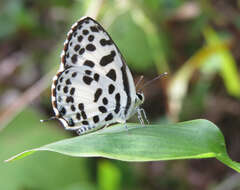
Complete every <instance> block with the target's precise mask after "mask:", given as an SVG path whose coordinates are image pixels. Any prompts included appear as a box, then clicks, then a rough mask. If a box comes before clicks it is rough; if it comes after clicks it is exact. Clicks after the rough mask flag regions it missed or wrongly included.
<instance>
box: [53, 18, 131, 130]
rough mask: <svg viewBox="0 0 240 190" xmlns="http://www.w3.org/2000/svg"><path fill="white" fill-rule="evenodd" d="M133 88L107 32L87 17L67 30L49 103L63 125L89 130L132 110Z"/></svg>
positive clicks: (116, 120) (73, 128)
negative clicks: (50, 102)
mask: <svg viewBox="0 0 240 190" xmlns="http://www.w3.org/2000/svg"><path fill="white" fill-rule="evenodd" d="M135 96H136V90H135V86H134V82H133V78H132V75H131V73H130V71H129V69H128V67H127V65H126V64H125V62H124V61H123V58H122V55H121V53H120V52H119V50H118V48H117V46H116V45H115V44H114V42H113V41H112V39H111V38H110V36H109V35H108V34H107V32H106V31H105V30H104V29H103V28H102V27H101V26H100V24H98V23H97V22H96V21H94V20H93V19H91V18H90V17H85V18H82V19H80V21H78V22H77V23H75V24H74V25H73V26H72V28H71V30H70V32H69V33H68V37H67V40H66V41H65V43H64V50H63V52H62V55H61V66H60V69H59V72H58V73H57V75H56V76H55V77H54V79H53V85H52V105H53V109H54V112H55V114H56V117H57V118H58V119H59V120H60V121H61V123H62V124H63V126H64V127H65V128H66V129H72V130H78V132H79V133H85V132H90V131H91V130H96V129H98V128H101V127H103V126H105V125H108V124H111V123H114V122H125V121H126V120H127V119H128V117H129V116H130V115H131V114H132V113H131V112H132V109H133V107H134V101H135Z"/></svg>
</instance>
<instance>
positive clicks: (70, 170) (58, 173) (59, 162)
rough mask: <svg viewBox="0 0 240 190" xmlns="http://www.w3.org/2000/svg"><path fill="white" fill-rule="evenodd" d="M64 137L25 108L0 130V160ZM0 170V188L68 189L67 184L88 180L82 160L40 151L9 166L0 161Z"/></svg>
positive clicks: (9, 189) (64, 135)
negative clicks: (39, 153) (0, 131)
mask: <svg viewBox="0 0 240 190" xmlns="http://www.w3.org/2000/svg"><path fill="white" fill-rule="evenodd" d="M26 121H27V122H26ZM19 126H20V127H19ZM32 126H34V127H32ZM66 137H67V135H66V134H65V133H62V131H60V130H57V129H55V128H54V127H53V126H51V125H48V126H46V125H43V124H42V123H40V122H39V113H36V112H35V111H33V110H32V109H28V110H26V111H24V112H22V113H21V114H20V115H18V116H17V118H16V119H15V120H14V121H13V122H11V123H10V124H9V126H8V128H7V129H6V130H4V131H3V132H2V133H0V149H1V156H0V159H1V162H3V160H4V159H6V158H7V157H9V156H10V155H11V154H12V153H14V152H15V153H16V152H18V151H19V150H24V149H26V147H34V146H40V145H41V144H44V143H49V142H52V141H56V140H60V139H64V138H66ZM0 171H1V172H0V173H1V178H0V187H1V188H2V189H8V190H16V189H19V188H22V189H46V190H55V189H56V190H57V189H64V190H70V189H71V188H68V186H72V185H73V184H76V185H75V186H78V187H81V186H82V185H83V183H86V182H89V181H90V180H89V179H90V178H89V172H88V169H87V168H86V160H85V159H80V160H79V159H76V158H68V157H66V156H62V155H56V154H45V153H44V154H41V155H36V156H33V157H31V158H29V159H25V160H22V161H20V162H18V163H16V164H12V165H11V164H0ZM89 185H91V184H89ZM89 185H86V186H89ZM84 186H85V185H84Z"/></svg>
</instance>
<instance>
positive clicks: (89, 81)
mask: <svg viewBox="0 0 240 190" xmlns="http://www.w3.org/2000/svg"><path fill="white" fill-rule="evenodd" d="M92 81H93V78H91V77H89V76H83V82H84V83H85V84H87V85H90V84H91V83H92Z"/></svg>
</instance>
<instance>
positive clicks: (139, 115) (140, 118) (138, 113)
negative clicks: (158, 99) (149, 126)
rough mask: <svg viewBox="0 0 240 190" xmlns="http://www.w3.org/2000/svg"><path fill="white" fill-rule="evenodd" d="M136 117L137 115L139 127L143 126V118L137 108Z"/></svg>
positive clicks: (139, 109)
mask: <svg viewBox="0 0 240 190" xmlns="http://www.w3.org/2000/svg"><path fill="white" fill-rule="evenodd" d="M137 115H138V120H139V121H140V123H141V125H144V120H143V117H142V113H141V108H137Z"/></svg>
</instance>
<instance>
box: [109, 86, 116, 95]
mask: <svg viewBox="0 0 240 190" xmlns="http://www.w3.org/2000/svg"><path fill="white" fill-rule="evenodd" d="M114 90H115V86H114V85H113V84H110V85H109V86H108V93H109V94H112V93H113V92H114Z"/></svg>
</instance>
